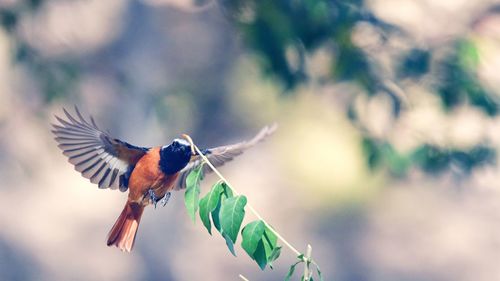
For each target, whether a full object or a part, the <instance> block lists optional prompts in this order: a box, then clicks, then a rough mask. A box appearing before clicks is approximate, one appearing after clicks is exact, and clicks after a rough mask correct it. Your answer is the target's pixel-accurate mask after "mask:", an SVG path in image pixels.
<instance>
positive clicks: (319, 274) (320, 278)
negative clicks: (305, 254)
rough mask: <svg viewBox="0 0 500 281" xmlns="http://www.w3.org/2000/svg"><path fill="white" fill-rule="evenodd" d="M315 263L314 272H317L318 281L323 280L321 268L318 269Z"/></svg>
mask: <svg viewBox="0 0 500 281" xmlns="http://www.w3.org/2000/svg"><path fill="white" fill-rule="evenodd" d="M315 265H316V272H318V277H319V281H323V274H321V270H320V269H319V266H318V265H317V264H315Z"/></svg>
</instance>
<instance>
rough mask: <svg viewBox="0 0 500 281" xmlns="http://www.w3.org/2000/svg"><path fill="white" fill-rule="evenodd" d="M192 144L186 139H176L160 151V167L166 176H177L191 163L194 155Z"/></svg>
mask: <svg viewBox="0 0 500 281" xmlns="http://www.w3.org/2000/svg"><path fill="white" fill-rule="evenodd" d="M192 151H193V150H192V148H191V144H190V143H189V142H188V141H186V140H184V139H174V140H173V141H172V143H171V144H169V145H166V146H163V147H162V148H161V150H160V167H161V169H162V171H163V172H164V173H165V174H175V173H177V172H179V171H180V170H182V169H183V168H184V167H186V165H187V164H188V163H189V160H190V159H191V156H192V155H193V152H192Z"/></svg>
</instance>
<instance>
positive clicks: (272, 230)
mask: <svg viewBox="0 0 500 281" xmlns="http://www.w3.org/2000/svg"><path fill="white" fill-rule="evenodd" d="M193 146H194V149H195V150H196V152H198V154H199V155H200V156H201V158H202V159H203V161H204V162H205V163H206V164H207V165H208V166H209V167H210V168H211V169H212V170H213V171H214V173H215V174H216V175H217V176H218V177H219V178H220V179H221V180H223V181H224V182H225V183H226V184H227V185H228V186H229V188H231V190H233V192H234V193H235V194H236V195H240V193H239V192H238V191H236V190H235V189H234V187H233V186H232V185H231V184H230V183H229V181H228V180H227V179H226V178H224V176H223V175H222V174H221V173H220V172H219V171H218V170H217V169H216V168H215V166H214V165H213V164H212V163H210V161H209V160H208V158H207V157H206V156H205V155H203V153H202V152H201V150H200V149H199V148H198V147H197V146H196V145H194V143H193ZM247 207H248V209H250V211H251V212H252V213H253V214H254V215H255V216H256V217H257V218H258V219H259V220H261V221H262V222H263V223H264V225H265V226H266V227H267V228H269V230H271V232H272V233H274V235H276V237H278V238H279V239H280V240H281V242H283V244H285V245H286V246H287V247H288V248H289V249H290V250H292V252H294V253H295V254H296V255H297V256H300V255H301V254H302V253H301V252H299V251H298V250H297V249H296V248H295V247H293V246H292V244H290V243H288V241H286V240H285V238H283V236H281V234H279V233H278V232H277V231H276V230H274V229H273V228H272V227H271V226H270V225H269V224H268V223H267V222H266V221H265V220H264V219H263V218H262V216H261V215H260V214H259V213H258V212H257V211H256V210H255V209H254V208H253V207H252V205H250V203H247ZM303 261H305V262H307V259H305V258H303Z"/></svg>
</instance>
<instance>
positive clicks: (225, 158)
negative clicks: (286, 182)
mask: <svg viewBox="0 0 500 281" xmlns="http://www.w3.org/2000/svg"><path fill="white" fill-rule="evenodd" d="M277 127H278V126H277V125H276V124H273V125H270V126H265V127H264V128H262V129H261V130H260V131H259V133H257V135H255V137H253V138H252V139H251V140H248V141H243V142H239V143H235V144H231V145H226V146H219V147H214V148H210V149H207V150H205V151H203V152H204V153H203V154H205V156H206V157H207V158H208V160H209V161H210V163H212V164H213V165H214V166H215V167H219V166H222V165H224V164H225V163H226V162H229V161H231V160H233V158H234V157H236V156H238V155H240V154H242V153H243V152H244V151H245V150H246V149H247V148H250V147H252V146H254V145H256V144H257V143H259V142H261V141H263V140H265V139H266V138H267V137H268V136H270V135H271V134H273V133H274V131H276V128H277ZM202 161H203V159H202V158H201V156H199V155H198V156H194V157H192V159H191V161H190V162H189V164H188V165H187V166H186V167H185V168H184V169H182V170H181V171H180V174H179V177H178V179H177V182H176V184H175V189H176V190H179V189H184V188H186V177H187V176H188V174H189V172H191V171H192V170H193V169H195V168H196V167H198V166H199V165H200V164H201V163H202ZM211 171H212V170H211V169H210V167H209V166H208V165H205V166H203V174H206V173H208V172H211Z"/></svg>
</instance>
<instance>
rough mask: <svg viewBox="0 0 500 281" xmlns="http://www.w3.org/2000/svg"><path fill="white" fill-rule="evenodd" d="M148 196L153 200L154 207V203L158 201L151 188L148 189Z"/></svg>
mask: <svg viewBox="0 0 500 281" xmlns="http://www.w3.org/2000/svg"><path fill="white" fill-rule="evenodd" d="M148 194H149V198H150V199H151V202H153V205H154V206H155V209H156V203H158V198H156V195H155V192H154V191H153V189H149V190H148Z"/></svg>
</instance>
